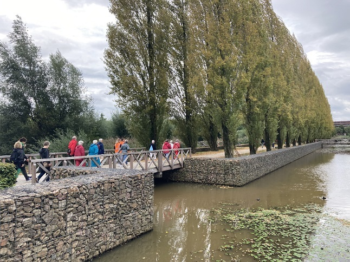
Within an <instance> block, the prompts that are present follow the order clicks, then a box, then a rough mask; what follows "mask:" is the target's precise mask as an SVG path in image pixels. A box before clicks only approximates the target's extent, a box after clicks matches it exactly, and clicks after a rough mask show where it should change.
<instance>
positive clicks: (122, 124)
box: [0, 17, 129, 155]
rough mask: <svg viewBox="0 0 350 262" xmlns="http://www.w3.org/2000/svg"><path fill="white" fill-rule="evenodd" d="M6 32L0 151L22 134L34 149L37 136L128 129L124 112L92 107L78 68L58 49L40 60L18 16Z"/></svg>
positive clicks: (1, 52)
mask: <svg viewBox="0 0 350 262" xmlns="http://www.w3.org/2000/svg"><path fill="white" fill-rule="evenodd" d="M8 38H9V42H8V43H6V42H0V130H1V131H0V154H1V155H3V154H10V153H11V151H12V148H13V144H14V142H15V141H17V140H18V139H19V138H20V137H23V136H24V137H26V138H27V139H28V145H30V146H31V147H32V148H29V152H30V151H33V152H37V151H36V149H37V148H40V147H41V146H42V144H41V142H42V141H45V140H52V139H56V140H57V139H60V138H62V137H64V136H67V135H70V138H71V136H72V135H74V134H75V135H79V137H80V139H82V140H84V141H85V143H90V142H91V141H92V140H93V139H98V138H100V137H103V138H108V137H114V136H120V137H125V136H128V135H129V134H128V131H127V130H126V119H125V117H124V116H123V114H121V113H118V112H116V113H115V114H114V115H113V116H112V120H107V119H106V118H105V117H104V116H103V114H101V115H100V116H99V115H97V114H96V113H95V112H94V109H93V107H92V106H91V99H90V97H88V96H86V95H84V92H85V88H84V79H83V76H82V73H81V72H80V71H79V69H77V68H76V67H75V66H74V65H73V64H71V63H70V62H69V61H67V59H65V58H64V57H63V56H62V54H61V53H60V52H59V51H57V52H55V53H53V54H51V55H50V57H49V59H48V61H47V62H45V61H44V60H43V58H42V56H41V52H40V47H38V46H37V45H35V44H34V42H33V40H32V38H31V37H30V35H29V34H28V32H27V28H26V26H25V24H24V23H23V21H22V19H21V18H20V17H17V18H16V19H15V20H14V21H13V26H12V32H11V33H10V34H9V36H8ZM68 141H69V140H68ZM66 147H67V146H66V145H64V147H63V148H64V151H65V150H66ZM61 150H62V149H61Z"/></svg>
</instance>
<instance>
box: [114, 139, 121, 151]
mask: <svg viewBox="0 0 350 262" xmlns="http://www.w3.org/2000/svg"><path fill="white" fill-rule="evenodd" d="M119 150H120V138H117V140H116V141H115V144H114V153H116V154H117V153H119Z"/></svg>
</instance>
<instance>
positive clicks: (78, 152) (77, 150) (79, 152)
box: [74, 141, 85, 166]
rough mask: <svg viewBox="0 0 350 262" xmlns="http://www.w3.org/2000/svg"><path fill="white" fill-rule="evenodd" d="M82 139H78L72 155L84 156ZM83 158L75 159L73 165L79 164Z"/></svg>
mask: <svg viewBox="0 0 350 262" xmlns="http://www.w3.org/2000/svg"><path fill="white" fill-rule="evenodd" d="M83 144H84V141H79V142H78V145H77V147H76V148H75V151H74V156H85V149H84V146H83ZM83 160H84V159H83V158H82V159H75V165H76V166H79V165H80V163H81V162H82V161H83ZM82 166H85V164H83V165H82Z"/></svg>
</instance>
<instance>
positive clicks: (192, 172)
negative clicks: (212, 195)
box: [167, 142, 322, 186]
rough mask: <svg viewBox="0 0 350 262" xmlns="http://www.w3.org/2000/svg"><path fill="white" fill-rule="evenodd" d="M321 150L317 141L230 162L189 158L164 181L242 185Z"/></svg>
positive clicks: (229, 160)
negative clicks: (182, 166) (181, 167)
mask: <svg viewBox="0 0 350 262" xmlns="http://www.w3.org/2000/svg"><path fill="white" fill-rule="evenodd" d="M321 148H322V142H318V143H312V144H308V145H303V146H298V147H291V148H285V149H281V150H275V151H271V152H266V153H262V154H256V155H251V156H245V157H239V158H231V159H210V158H189V159H186V160H185V163H184V168H183V169H179V170H176V171H173V172H170V173H169V175H168V176H167V178H168V179H169V180H171V181H177V182H192V183H201V184H214V185H227V186H244V185H245V184H248V183H249V182H251V181H253V180H256V179H258V178H260V177H262V176H264V175H266V174H268V173H271V172H273V171H275V170H277V169H279V168H281V167H282V166H285V165H287V164H289V163H292V162H294V161H295V160H297V159H299V158H301V157H303V156H306V155H308V154H310V153H312V152H314V151H316V150H318V149H321Z"/></svg>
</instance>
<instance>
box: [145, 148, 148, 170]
mask: <svg viewBox="0 0 350 262" xmlns="http://www.w3.org/2000/svg"><path fill="white" fill-rule="evenodd" d="M145 154H146V157H145V170H146V171H147V170H148V153H147V152H146V153H145Z"/></svg>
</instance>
